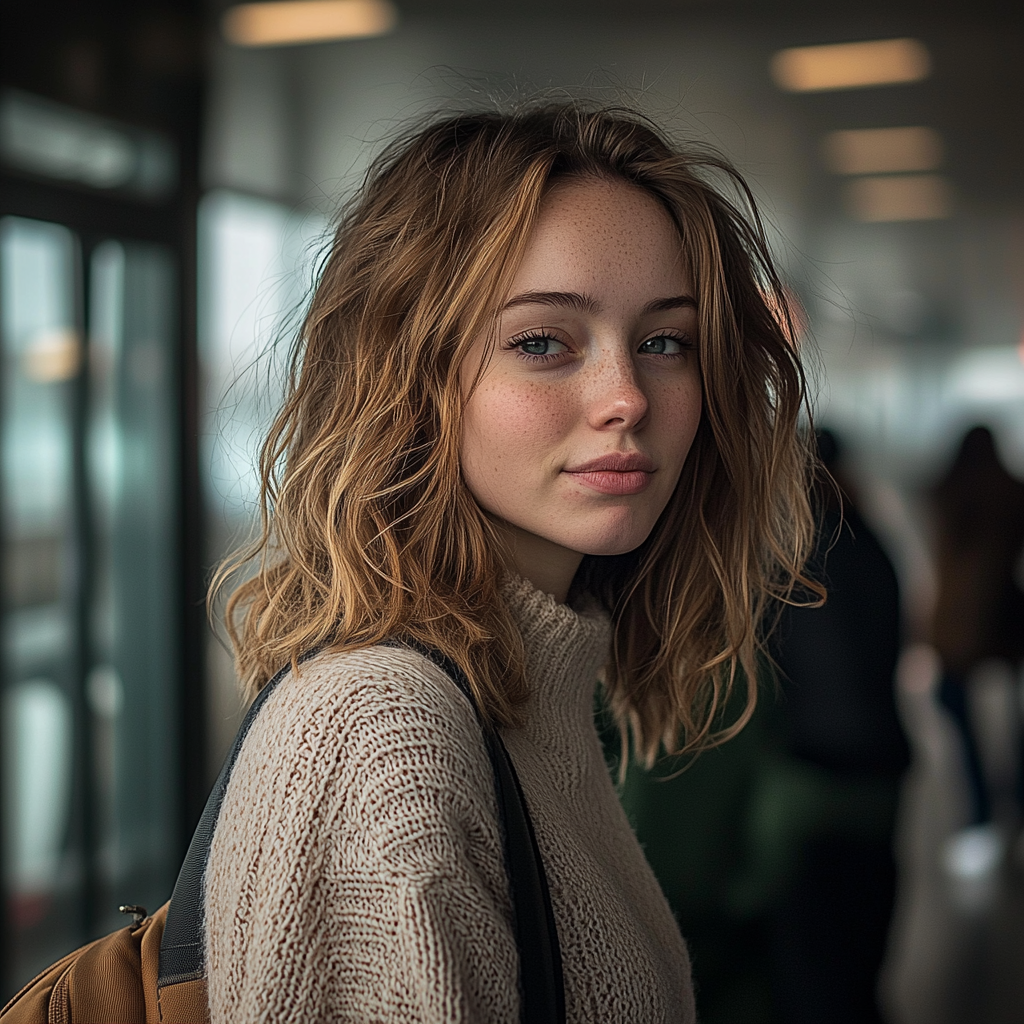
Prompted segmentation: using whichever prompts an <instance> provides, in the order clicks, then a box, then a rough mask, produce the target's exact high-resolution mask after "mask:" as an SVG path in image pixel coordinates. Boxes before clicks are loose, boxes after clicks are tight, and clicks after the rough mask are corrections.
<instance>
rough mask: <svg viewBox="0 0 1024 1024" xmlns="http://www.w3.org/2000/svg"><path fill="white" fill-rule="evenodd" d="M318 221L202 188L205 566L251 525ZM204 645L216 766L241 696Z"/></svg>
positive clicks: (220, 647)
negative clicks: (263, 448)
mask: <svg viewBox="0 0 1024 1024" xmlns="http://www.w3.org/2000/svg"><path fill="white" fill-rule="evenodd" d="M326 230H327V223H326V221H325V220H324V218H323V217H322V216H320V215H318V214H316V213H313V212H303V211H296V210H291V209H289V208H288V207H287V206H283V205H281V204H280V203H273V202H269V201H268V200H265V199H256V198H253V197H251V196H244V195H239V194H238V193H234V192H228V191H223V190H218V191H215V192H210V193H207V195H206V196H204V197H203V200H202V202H201V203H200V205H199V287H200V292H199V356H200V367H201V372H202V386H201V389H200V416H201V419H200V423H201V427H200V429H201V431H202V437H201V440H202V450H201V455H200V460H201V461H200V466H201V472H202V474H203V480H202V482H203V487H204V490H205V492H206V495H205V498H206V532H207V539H208V547H207V553H208V559H209V562H210V564H211V565H215V564H216V563H217V562H219V561H220V559H221V558H222V557H223V556H224V555H225V554H226V553H227V552H228V551H229V550H230V549H231V548H233V547H234V546H235V544H236V543H238V541H239V540H240V539H241V538H244V537H246V536H247V535H248V533H249V531H250V530H251V528H252V526H253V522H254V519H255V511H256V502H257V499H258V497H259V479H258V476H257V474H256V470H255V466H256V463H257V458H258V450H259V445H260V443H261V440H262V437H263V435H264V434H265V433H266V430H267V427H268V426H269V424H270V421H271V418H272V416H273V413H274V412H275V411H276V409H277V407H278V405H279V404H280V399H281V384H282V382H283V380H284V377H285V368H286V357H287V354H288V349H289V345H288V341H289V340H290V334H291V332H292V331H293V330H294V329H295V328H296V326H297V324H298V321H299V318H300V315H301V313H302V307H303V300H304V298H305V296H306V292H307V289H308V287H309V284H310V281H311V280H312V277H313V265H314V263H315V260H316V255H317V253H318V251H322V250H323V242H324V239H325V233H326ZM275 341H277V342H279V343H278V344H276V345H275ZM207 653H208V660H207V679H208V682H209V699H210V709H209V723H210V729H209V739H210V750H209V764H210V767H211V769H212V770H213V771H217V770H219V767H220V764H221V761H222V759H223V757H224V754H225V752H226V751H227V749H228V747H229V746H230V743H231V741H232V739H233V738H234V735H235V730H236V728H237V726H238V722H239V721H240V719H241V713H240V712H241V698H240V695H239V692H238V687H237V685H236V682H235V672H234V665H233V662H232V659H231V657H230V655H229V653H228V650H227V646H226V644H225V643H223V642H218V641H217V640H212V641H211V642H210V644H209V646H208V652H207ZM211 781H212V780H211Z"/></svg>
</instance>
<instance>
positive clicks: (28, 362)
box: [22, 328, 82, 384]
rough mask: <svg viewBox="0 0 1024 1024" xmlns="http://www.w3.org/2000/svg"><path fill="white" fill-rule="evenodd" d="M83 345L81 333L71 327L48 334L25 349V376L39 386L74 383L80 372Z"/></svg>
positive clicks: (23, 361)
mask: <svg viewBox="0 0 1024 1024" xmlns="http://www.w3.org/2000/svg"><path fill="white" fill-rule="evenodd" d="M81 358H82V345H81V342H80V340H79V337H78V332H77V331H73V330H71V329H70V328H68V329H62V330H56V331H44V332H43V333H41V334H37V335H36V336H35V337H34V338H33V339H32V340H31V341H30V342H29V343H28V345H27V346H26V347H25V352H24V355H23V356H22V368H23V370H24V372H25V376H26V377H28V379H29V380H31V381H35V383H37V384H56V383H58V382H59V381H62V380H71V378H72V377H74V376H75V374H76V373H78V365H79V362H80V360H81Z"/></svg>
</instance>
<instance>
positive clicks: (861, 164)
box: [822, 128, 942, 174]
mask: <svg viewBox="0 0 1024 1024" xmlns="http://www.w3.org/2000/svg"><path fill="white" fill-rule="evenodd" d="M822 152H823V154H824V157H825V163H826V164H827V165H828V167H829V168H830V169H831V170H833V171H835V172H836V174H884V173H886V172H893V171H933V170H935V168H936V167H938V166H939V164H940V163H942V136H941V135H939V133H938V132H937V131H935V130H934V129H933V128H861V129H856V130H852V131H839V132H829V134H828V135H826V136H825V143H824V145H823V146H822Z"/></svg>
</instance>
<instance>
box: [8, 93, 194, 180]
mask: <svg viewBox="0 0 1024 1024" xmlns="http://www.w3.org/2000/svg"><path fill="white" fill-rule="evenodd" d="M0 157H2V158H3V161H4V163H6V164H8V165H10V166H11V167H17V168H18V169H19V170H22V171H29V172H30V173H32V174H41V175H44V176H45V177H48V178H57V179H58V180H60V181H74V182H78V183H79V184H81V185H88V186H90V187H91V188H98V189H123V190H125V191H126V192H131V193H135V194H136V195H140V196H142V197H144V198H146V199H161V198H163V197H164V196H167V195H169V194H170V193H171V192H172V191H173V190H174V187H175V184H176V183H177V176H178V168H177V158H176V155H175V152H174V147H173V146H172V145H171V143H170V142H169V141H168V140H167V139H165V138H164V137H163V136H162V135H158V134H157V133H156V132H147V131H143V130H141V129H137V128H129V127H128V126H126V125H122V124H115V123H114V122H112V121H108V120H106V119H105V118H102V117H97V116H96V115H95V114H87V113H84V112H83V111H80V110H74V109H73V108H71V107H65V106H62V105H61V104H59V103H54V102H53V101H52V100H47V99H43V98H42V97H41V96H33V95H31V94H30V93H25V92H19V91H18V90H16V89H8V90H5V91H4V93H3V94H2V95H0Z"/></svg>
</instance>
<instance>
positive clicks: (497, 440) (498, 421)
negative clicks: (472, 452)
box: [470, 386, 568, 469]
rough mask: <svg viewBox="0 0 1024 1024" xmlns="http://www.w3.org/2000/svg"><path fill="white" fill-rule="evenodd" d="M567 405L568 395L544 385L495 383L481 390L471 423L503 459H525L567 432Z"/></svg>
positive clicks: (493, 463)
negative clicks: (566, 397)
mask: <svg viewBox="0 0 1024 1024" xmlns="http://www.w3.org/2000/svg"><path fill="white" fill-rule="evenodd" d="M567 405H568V403H567V402H566V401H565V397H564V396H558V395H555V394H554V393H553V392H552V391H550V390H548V389H545V388H541V387H528V386H527V387H513V386H505V387H495V388H493V389H487V391H481V392H478V393H477V395H476V396H475V399H474V403H473V406H471V410H470V411H471V413H472V415H471V416H470V425H471V427H472V429H474V431H475V433H476V434H477V437H478V444H479V445H480V446H481V447H482V448H487V449H489V450H490V451H491V452H492V453H493V456H494V458H493V459H486V453H485V452H484V451H481V452H480V454H481V455H483V456H484V458H485V460H486V461H487V462H490V463H491V466H492V468H495V469H496V468H498V464H499V463H504V464H506V465H507V464H508V463H509V462H513V461H514V462H522V461H524V460H525V459H527V458H529V457H531V456H533V455H537V454H543V453H545V452H546V451H547V450H548V449H549V448H550V447H551V446H553V445H555V444H557V442H558V441H559V440H560V438H562V437H563V436H564V435H565V433H566V418H567Z"/></svg>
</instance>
